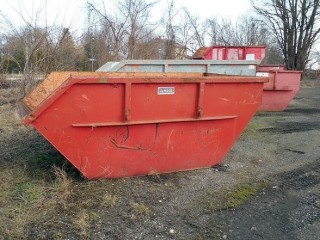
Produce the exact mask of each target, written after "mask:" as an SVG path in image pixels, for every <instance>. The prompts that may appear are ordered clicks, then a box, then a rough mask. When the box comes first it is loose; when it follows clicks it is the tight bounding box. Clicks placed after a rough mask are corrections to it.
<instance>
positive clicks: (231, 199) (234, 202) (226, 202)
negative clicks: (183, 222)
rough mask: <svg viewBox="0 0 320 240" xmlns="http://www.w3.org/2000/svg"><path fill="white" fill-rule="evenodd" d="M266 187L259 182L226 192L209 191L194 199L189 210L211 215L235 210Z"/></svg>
mask: <svg viewBox="0 0 320 240" xmlns="http://www.w3.org/2000/svg"><path fill="white" fill-rule="evenodd" d="M266 187H267V184H266V183H265V182H259V183H253V184H244V185H240V186H237V187H235V188H233V189H231V190H229V191H227V192H221V191H218V190H214V189H209V190H208V191H205V192H203V193H202V194H201V195H200V196H198V197H197V198H196V199H195V201H194V202H193V206H191V209H195V208H200V209H199V211H202V212H204V213H212V212H214V211H217V210H223V209H228V208H236V207H238V206H241V205H243V204H245V203H246V202H247V201H249V200H250V199H251V198H252V197H254V196H256V194H257V193H258V192H259V191H260V190H261V189H263V188H266ZM195 205H196V206H195ZM187 211H188V210H187Z"/></svg>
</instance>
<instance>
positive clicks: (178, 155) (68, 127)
mask: <svg viewBox="0 0 320 240" xmlns="http://www.w3.org/2000/svg"><path fill="white" fill-rule="evenodd" d="M53 76H58V75H57V73H53ZM265 81H266V78H259V77H234V76H232V77H228V76H225V77H222V76H203V74H199V73H198V74H186V73H172V74H169V73H168V74H164V73H144V74H143V75H141V74H132V73H99V74H98V73H77V74H75V73H63V74H61V75H60V77H58V79H56V82H57V83H58V82H59V83H60V84H55V87H52V88H50V87H48V88H46V86H53V85H50V84H49V83H50V78H49V77H48V78H47V79H46V80H44V81H43V82H42V83H41V84H40V85H39V86H38V87H37V88H36V89H35V90H34V91H33V92H32V93H30V95H29V96H27V97H26V98H25V99H23V104H25V106H27V108H28V111H29V112H27V115H26V116H25V117H24V118H23V119H24V123H25V124H30V125H32V126H34V127H35V128H36V129H37V130H38V131H39V132H40V133H41V134H42V135H43V136H44V137H45V138H46V139H47V140H48V141H49V142H50V143H51V144H52V145H53V146H54V147H55V148H56V149H57V150H58V151H60V152H61V153H62V154H63V155H64V156H65V157H66V158H67V159H68V160H69V161H70V162H71V163H72V164H73V165H74V166H75V167H76V168H78V169H79V170H80V171H81V172H82V174H83V175H84V176H85V177H87V178H89V179H97V178H119V177H126V176H134V175H146V174H155V173H158V174H160V173H167V172H176V171H184V170H191V169H198V168H206V167H211V166H213V165H216V164H218V163H220V162H221V161H222V160H223V158H224V156H225V155H226V154H227V153H228V151H229V150H230V148H231V147H232V145H233V143H234V142H235V141H236V139H237V138H238V136H239V135H240V134H241V132H242V131H243V129H244V128H245V126H246V125H247V123H248V122H249V121H250V119H251V118H252V116H253V115H254V114H255V112H256V111H257V109H258V107H259V105H260V103H261V97H262V88H263V83H264V82H265ZM41 88H46V91H45V92H46V93H45V94H39V95H37V93H39V92H41V91H42V90H41ZM36 96H38V98H36ZM30 99H32V101H30ZM26 119H27V120H26Z"/></svg>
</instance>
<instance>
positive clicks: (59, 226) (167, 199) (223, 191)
mask: <svg viewBox="0 0 320 240" xmlns="http://www.w3.org/2000/svg"><path fill="white" fill-rule="evenodd" d="M15 91H16V89H15V88H8V89H1V92H0V95H1V98H0V100H1V101H0V153H1V157H0V189H1V192H0V223H1V224H0V239H70V240H71V239H199V240H200V239H247V240H249V239H272V240H275V239H281V240H283V239H290V240H294V239H301V240H302V239H303V240H316V239H320V88H319V87H309V86H306V85H304V87H303V88H302V89H301V91H300V92H299V94H298V95H297V96H296V98H295V100H294V101H293V102H292V103H291V104H290V106H289V108H288V109H286V110H285V111H284V112H276V113H272V112H260V113H257V114H256V116H255V117H254V118H253V119H252V121H251V122H250V124H249V125H248V127H247V128H246V130H245V132H244V133H243V134H242V136H241V137H240V139H239V140H238V141H237V142H236V144H235V145H234V146H233V148H232V149H231V151H230V152H229V154H228V156H227V157H226V158H225V160H224V162H223V163H222V165H220V166H217V167H215V168H211V169H202V170H196V171H188V172H181V173H172V174H164V175H154V176H145V177H134V178H124V179H118V180H108V179H105V180H98V181H87V180H86V179H84V178H82V176H81V175H80V174H79V173H78V172H77V171H76V170H75V169H74V168H73V167H72V166H70V165H69V164H68V163H67V162H66V160H65V159H64V158H63V157H62V156H61V155H60V154H59V153H58V152H57V151H56V150H55V149H54V148H52V147H51V145H50V144H49V143H48V142H46V141H45V140H44V139H43V138H42V137H41V136H40V135H39V134H38V133H37V132H36V131H35V130H34V129H32V128H25V127H24V126H22V125H21V123H20V120H19V118H18V117H17V116H16V113H15V101H14V97H15V94H16V92H15Z"/></svg>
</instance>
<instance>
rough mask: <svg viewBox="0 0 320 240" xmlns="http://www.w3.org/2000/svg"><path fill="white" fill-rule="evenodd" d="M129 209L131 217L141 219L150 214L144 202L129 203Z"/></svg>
mask: <svg viewBox="0 0 320 240" xmlns="http://www.w3.org/2000/svg"><path fill="white" fill-rule="evenodd" d="M130 210H131V213H132V215H131V218H133V219H136V218H138V219H141V218H145V217H147V216H149V214H150V209H149V207H148V206H147V205H145V204H144V203H132V204H131V205H130Z"/></svg>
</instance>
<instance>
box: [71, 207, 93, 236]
mask: <svg viewBox="0 0 320 240" xmlns="http://www.w3.org/2000/svg"><path fill="white" fill-rule="evenodd" d="M89 221H90V217H89V214H88V212H87V210H85V209H83V210H82V211H80V212H79V213H78V214H77V215H76V217H75V220H74V224H75V226H76V228H77V229H78V230H79V231H80V232H79V234H80V236H81V237H82V238H88V237H89V227H90V224H89Z"/></svg>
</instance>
